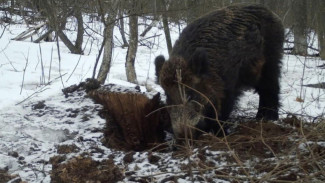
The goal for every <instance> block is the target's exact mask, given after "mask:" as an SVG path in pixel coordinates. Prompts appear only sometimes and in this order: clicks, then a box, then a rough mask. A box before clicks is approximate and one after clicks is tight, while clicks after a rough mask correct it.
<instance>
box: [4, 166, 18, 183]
mask: <svg viewBox="0 0 325 183" xmlns="http://www.w3.org/2000/svg"><path fill="white" fill-rule="evenodd" d="M15 177H17V176H14V175H9V174H8V170H2V169H0V183H6V182H8V181H10V180H12V179H14V178H15ZM18 182H21V180H20V179H19V180H18Z"/></svg>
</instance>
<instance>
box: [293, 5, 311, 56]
mask: <svg viewBox="0 0 325 183" xmlns="http://www.w3.org/2000/svg"><path fill="white" fill-rule="evenodd" d="M292 3H293V5H292V6H293V7H292V10H293V14H294V26H293V34H294V48H293V54H296V55H302V56H305V55H307V47H308V43H307V1H306V0H295V1H293V2H292Z"/></svg>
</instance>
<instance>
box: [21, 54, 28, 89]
mask: <svg viewBox="0 0 325 183" xmlns="http://www.w3.org/2000/svg"><path fill="white" fill-rule="evenodd" d="M24 57H25V55H24ZM28 59H29V49H28V53H27V58H26V57H25V60H26V64H25V67H24V70H23V80H22V82H21V87H20V95H21V93H22V91H23V87H24V82H25V73H26V69H27V66H28Z"/></svg>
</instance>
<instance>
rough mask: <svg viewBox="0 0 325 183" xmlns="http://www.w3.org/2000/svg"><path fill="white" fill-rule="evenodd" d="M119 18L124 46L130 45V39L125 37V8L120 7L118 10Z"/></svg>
mask: <svg viewBox="0 0 325 183" xmlns="http://www.w3.org/2000/svg"><path fill="white" fill-rule="evenodd" d="M118 18H119V20H120V21H119V22H120V26H119V30H120V33H121V37H122V40H123V45H122V48H124V47H128V46H129V43H128V41H127V40H126V38H125V31H124V30H125V29H124V18H123V10H122V9H120V10H119V11H118Z"/></svg>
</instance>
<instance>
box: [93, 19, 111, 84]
mask: <svg viewBox="0 0 325 183" xmlns="http://www.w3.org/2000/svg"><path fill="white" fill-rule="evenodd" d="M113 33H114V24H111V25H109V26H107V27H105V30H104V36H105V43H104V55H103V61H102V64H101V66H100V69H99V72H98V75H97V80H98V81H99V82H100V83H101V84H104V83H105V80H106V78H107V75H108V73H109V70H110V68H111V62H112V54H113V46H114V44H113Z"/></svg>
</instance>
